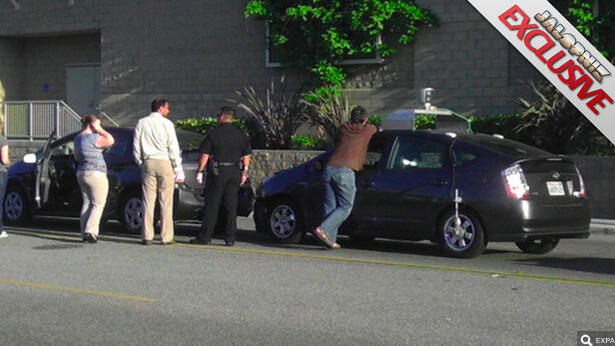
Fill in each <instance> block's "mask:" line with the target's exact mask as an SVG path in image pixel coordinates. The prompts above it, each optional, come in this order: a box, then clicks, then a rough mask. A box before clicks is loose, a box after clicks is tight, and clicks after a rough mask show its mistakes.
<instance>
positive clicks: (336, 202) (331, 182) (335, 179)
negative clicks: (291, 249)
mask: <svg viewBox="0 0 615 346" xmlns="http://www.w3.org/2000/svg"><path fill="white" fill-rule="evenodd" d="M376 131H378V128H377V127H376V126H374V125H371V124H368V123H367V112H366V111H365V108H363V107H361V106H357V107H355V108H354V109H353V110H352V112H351V114H350V121H349V122H347V123H345V124H344V125H342V128H341V137H340V141H339V143H338V145H337V147H336V148H335V151H334V152H333V154H332V155H331V158H330V159H329V162H328V163H327V167H326V168H325V170H324V172H323V175H322V180H323V184H324V189H325V200H324V209H325V219H324V221H323V222H322V223H321V224H320V226H318V227H316V229H314V235H316V237H318V239H320V240H321V241H322V242H323V243H324V244H325V245H326V246H327V247H328V248H335V249H336V248H340V245H339V244H338V243H336V239H337V230H338V228H339V226H340V225H341V224H342V222H344V220H346V218H348V216H349V215H350V212H351V211H352V205H353V203H354V197H355V193H356V192H357V188H356V186H355V174H354V172H355V171H360V170H362V169H363V163H365V155H366V152H367V145H368V143H369V140H370V138H372V136H373V135H374V133H376Z"/></svg>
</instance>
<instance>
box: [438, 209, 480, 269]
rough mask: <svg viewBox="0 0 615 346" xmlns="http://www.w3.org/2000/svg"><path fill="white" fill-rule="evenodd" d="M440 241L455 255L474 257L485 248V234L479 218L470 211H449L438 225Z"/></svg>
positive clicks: (447, 251) (445, 248) (446, 249)
mask: <svg viewBox="0 0 615 346" xmlns="http://www.w3.org/2000/svg"><path fill="white" fill-rule="evenodd" d="M437 235H438V242H439V243H440V245H441V246H442V248H443V249H444V251H445V252H446V253H447V254H449V255H451V256H454V257H459V258H473V257H476V256H478V255H480V254H482V253H483V251H484V250H485V246H486V242H485V234H484V232H483V227H482V225H481V223H480V221H479V219H478V217H476V216H475V215H474V213H471V212H469V211H459V218H457V216H456V215H455V211H454V210H452V211H449V212H447V213H446V214H445V215H444V216H443V217H442V218H441V219H440V223H439V226H438V233H437Z"/></svg>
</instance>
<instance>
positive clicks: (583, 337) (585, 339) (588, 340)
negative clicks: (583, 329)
mask: <svg viewBox="0 0 615 346" xmlns="http://www.w3.org/2000/svg"><path fill="white" fill-rule="evenodd" d="M591 341H592V338H590V337H589V335H587V334H583V335H581V343H582V344H583V345H587V346H594V345H593V344H592V342H591Z"/></svg>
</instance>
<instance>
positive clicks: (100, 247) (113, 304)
mask: <svg viewBox="0 0 615 346" xmlns="http://www.w3.org/2000/svg"><path fill="white" fill-rule="evenodd" d="M246 221H247V222H246ZM118 227H119V226H118V225H117V224H108V225H107V226H106V227H105V228H104V233H103V236H102V240H101V241H100V242H99V243H97V244H85V243H82V242H80V241H79V239H78V234H77V232H76V230H77V229H78V222H77V221H74V220H71V221H51V220H38V221H37V222H36V223H35V224H34V225H32V226H29V227H19V228H11V227H7V230H8V231H9V233H10V236H9V237H8V238H6V239H0V260H1V262H0V263H2V266H0V312H1V313H0V316H1V323H0V344H2V345H16V344H19V345H23V344H66V345H73V344H74V345H76V344H80V345H83V344H114V345H116V344H120V345H124V344H148V345H149V344H155V345H169V344H173V345H175V344H208V345H249V344H273V345H289V344H291V345H296V344H300V345H322V344H324V345H330V344H340V345H341V344H343V345H348V344H356V345H392V344H395V345H398V344H407V345H420V344H429V345H432V344H441V345H451V344H461V345H470V344H481V345H519V344H539V345H574V344H576V332H577V331H579V330H615V326H614V325H613V316H614V315H615V304H613V299H614V298H615V251H613V249H614V246H615V237H614V236H612V235H609V234H606V235H605V234H598V233H599V232H595V233H594V234H592V236H591V237H590V238H589V239H585V240H562V241H561V242H560V244H559V246H558V247H557V248H556V249H555V250H554V251H553V252H552V253H549V254H546V255H542V256H537V255H526V254H523V253H521V252H520V251H519V250H517V248H516V247H515V246H514V245H511V244H489V246H488V248H487V251H486V252H485V254H483V255H482V256H480V257H478V258H475V259H472V260H459V259H453V258H447V257H444V256H443V255H442V254H441V252H440V251H439V250H438V248H437V247H435V246H434V245H432V244H429V243H427V242H390V241H384V240H377V241H375V242H374V243H372V244H370V245H356V244H353V243H352V242H351V241H350V240H346V239H341V244H342V246H343V248H342V249H340V250H336V251H327V250H323V249H322V248H321V247H320V246H317V245H316V243H315V242H311V241H307V242H306V243H303V244H299V245H294V246H281V245H277V244H274V243H271V242H269V240H268V238H267V237H266V236H263V235H259V234H256V233H255V232H254V231H252V230H250V227H251V226H250V222H249V221H248V220H245V219H244V220H242V222H240V227H241V228H243V229H244V230H243V231H241V232H240V236H239V241H238V243H237V245H236V246H235V247H234V248H226V247H223V246H193V245H189V244H186V243H185V242H186V241H187V240H188V239H189V236H190V234H191V232H194V230H195V227H194V226H181V227H179V229H178V230H179V233H180V234H181V235H179V236H178V237H177V240H178V243H177V244H175V245H173V246H161V245H153V246H148V247H146V246H141V245H138V243H139V240H138V237H135V236H130V235H127V234H122V233H116V231H117V229H118ZM215 243H218V244H223V241H222V240H220V239H218V240H215Z"/></svg>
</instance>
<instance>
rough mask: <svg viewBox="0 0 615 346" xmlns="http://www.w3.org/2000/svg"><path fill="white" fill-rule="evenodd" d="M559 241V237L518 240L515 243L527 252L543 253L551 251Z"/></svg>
mask: <svg viewBox="0 0 615 346" xmlns="http://www.w3.org/2000/svg"><path fill="white" fill-rule="evenodd" d="M558 243H559V239H528V240H526V241H519V242H516V243H515V244H517V247H518V248H519V249H521V251H523V252H525V253H531V254H536V255H542V254H546V253H547V252H551V251H552V250H553V249H555V247H556V246H557V244H558Z"/></svg>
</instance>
